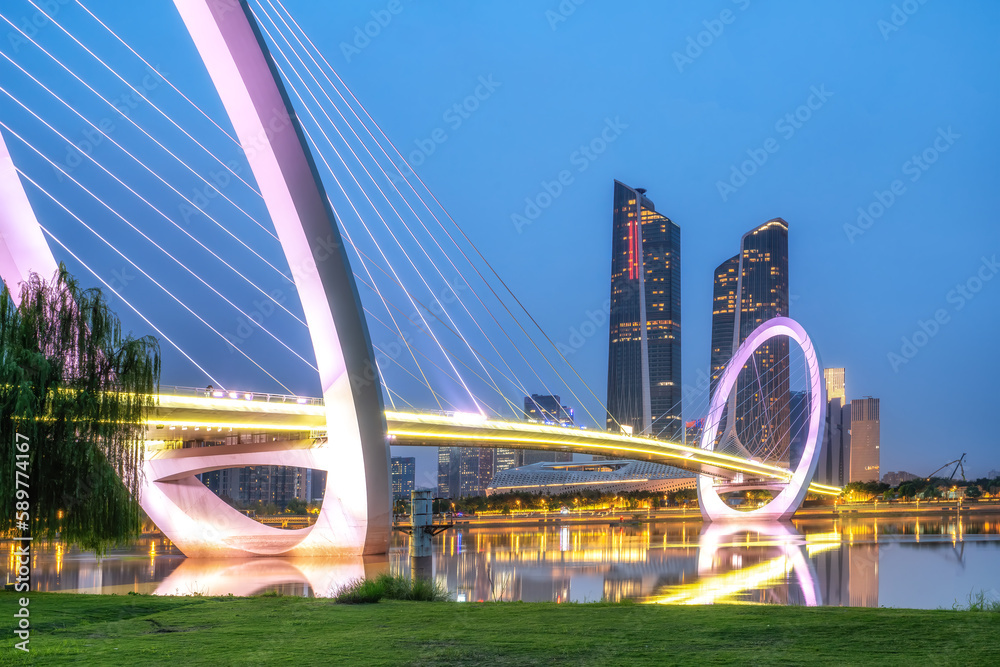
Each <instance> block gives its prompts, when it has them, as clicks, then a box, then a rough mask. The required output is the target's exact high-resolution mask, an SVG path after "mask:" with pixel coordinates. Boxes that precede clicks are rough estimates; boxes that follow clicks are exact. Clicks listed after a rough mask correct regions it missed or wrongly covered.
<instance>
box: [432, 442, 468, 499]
mask: <svg viewBox="0 0 1000 667" xmlns="http://www.w3.org/2000/svg"><path fill="white" fill-rule="evenodd" d="M461 455H462V448H461V447H438V477H437V479H438V483H437V495H438V498H458V497H459V493H458V492H459V488H460V484H459V463H460V461H459V460H460V459H461Z"/></svg>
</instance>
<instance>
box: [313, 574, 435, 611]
mask: <svg viewBox="0 0 1000 667" xmlns="http://www.w3.org/2000/svg"><path fill="white" fill-rule="evenodd" d="M449 599H450V597H449V595H448V591H447V590H445V589H443V588H441V587H440V586H438V585H437V584H436V583H434V582H433V581H431V580H430V579H421V578H419V577H418V578H415V579H408V578H406V577H403V576H400V575H391V574H389V573H387V572H383V573H382V574H380V575H379V576H377V577H375V578H374V579H355V580H353V581H350V582H348V583H346V584H344V585H343V586H342V587H341V588H339V589H338V590H337V592H336V593H335V594H334V596H333V601H334V602H337V603H340V604H370V603H373V602H378V601H380V600H411V601H417V602H443V601H446V600H449Z"/></svg>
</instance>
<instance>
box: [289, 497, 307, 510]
mask: <svg viewBox="0 0 1000 667" xmlns="http://www.w3.org/2000/svg"><path fill="white" fill-rule="evenodd" d="M308 508H309V506H308V505H307V504H306V502H305V501H304V500H299V499H298V498H292V499H291V500H289V501H288V504H287V505H285V512H286V513H288V514H305V513H306V510H307V509H308Z"/></svg>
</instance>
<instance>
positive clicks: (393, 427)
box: [147, 388, 840, 495]
mask: <svg viewBox="0 0 1000 667" xmlns="http://www.w3.org/2000/svg"><path fill="white" fill-rule="evenodd" d="M204 394H205V392H204V391H200V390H196V389H187V390H185V389H180V388H176V389H175V390H174V393H166V394H165V393H161V394H160V396H159V400H158V408H157V410H156V416H155V417H154V418H153V419H152V420H151V421H150V423H149V429H148V431H147V439H148V440H149V441H150V442H151V443H152V447H153V449H152V450H151V452H150V454H149V458H150V463H151V464H152V465H153V467H154V469H155V468H158V467H159V466H158V462H161V461H167V460H170V461H171V462H172V463H171V464H170V468H171V470H172V472H170V473H166V472H165V471H164V472H162V473H159V474H158V475H156V479H158V480H159V481H161V482H166V481H176V480H179V479H181V478H183V477H185V476H190V475H193V474H196V473H197V472H204V471H207V470H214V469H217V468H219V467H227V465H228V464H227V459H228V458H229V457H237V456H238V457H239V461H240V465H254V464H256V460H255V459H257V458H261V459H263V458H266V457H267V456H269V454H268V452H272V451H276V450H280V451H282V452H283V454H282V458H283V461H284V465H289V466H298V467H309V466H308V465H307V464H308V462H309V461H308V451H309V450H310V449H312V448H314V447H324V446H325V445H324V444H323V443H324V440H325V431H326V413H325V410H324V407H323V405H322V401H321V400H320V399H305V398H296V397H292V396H271V395H255V394H250V393H244V392H238V393H234V394H233V398H230V397H229V395H228V394H226V393H224V392H215V394H217V395H215V396H205V395H204ZM385 419H386V429H387V433H388V436H389V439H390V442H391V444H393V445H409V446H420V445H426V446H438V445H446V446H465V447H509V448H523V449H535V450H548V451H553V452H573V453H579V454H597V455H604V456H612V457H615V458H623V459H641V460H646V461H653V462H655V463H663V464H666V465H672V466H675V467H677V468H681V469H683V470H689V471H691V472H694V473H697V474H705V475H710V476H713V477H720V478H724V479H730V478H732V477H734V476H735V475H737V474H743V475H746V476H752V477H754V478H757V479H758V480H759V481H757V482H749V481H748V482H742V483H740V482H736V483H735V485H736V486H737V487H739V488H740V489H743V488H744V487H745V488H754V489H759V488H777V487H778V485H780V484H781V483H783V482H786V481H787V480H788V479H789V477H791V472H790V471H788V470H786V469H784V468H779V467H777V466H772V465H769V464H766V463H762V462H759V461H751V460H747V459H743V458H740V457H736V456H730V455H728V454H725V453H722V452H715V451H711V450H706V449H701V448H699V447H692V446H688V445H683V444H680V443H674V442H669V441H665V440H656V439H653V438H639V437H633V436H627V435H618V434H614V433H609V432H607V431H597V430H588V429H579V428H566V427H561V426H548V425H545V424H537V423H532V422H527V421H502V420H491V419H485V418H483V417H481V416H480V415H476V414H461V413H459V414H447V413H445V414H441V413H407V412H395V411H386V413H385ZM196 429H197V431H196ZM307 431H308V432H309V433H310V434H311V435H312V436H314V437H312V438H308V439H299V440H293V441H287V438H283V439H284V440H285V441H283V442H275V443H273V444H268V443H261V444H243V445H229V446H224V447H221V448H220V447H211V448H194V449H172V448H169V445H168V446H167V448H164V447H163V445H157V444H156V443H158V442H160V441H163V442H164V443H166V442H170V441H178V440H191V439H195V433H196V432H197V433H198V436H197V438H198V439H206V440H207V439H211V437H212V433H213V432H214V433H215V434H216V437H219V438H221V437H223V436H224V435H229V434H230V433H240V432H243V433H261V432H267V433H273V434H275V435H276V436H277V434H281V433H303V432H307ZM181 460H184V461H185V463H183V464H181V463H180V461H181ZM233 460H235V459H233ZM268 460H270V459H268ZM220 464H222V465H220ZM810 491H811V492H813V493H817V494H824V495H837V494H839V493H840V490H839V489H837V488H836V487H831V486H827V485H823V484H815V483H814V484H812V485H811V486H810Z"/></svg>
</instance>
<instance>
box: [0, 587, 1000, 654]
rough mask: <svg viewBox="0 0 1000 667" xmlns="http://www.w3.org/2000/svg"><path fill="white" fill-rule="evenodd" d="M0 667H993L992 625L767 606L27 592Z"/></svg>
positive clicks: (5, 597) (997, 631)
mask: <svg viewBox="0 0 1000 667" xmlns="http://www.w3.org/2000/svg"><path fill="white" fill-rule="evenodd" d="M17 597H19V596H17V595H14V594H10V593H3V594H0V618H4V619H7V620H6V621H5V623H6V624H7V629H6V630H4V633H3V635H2V637H3V639H0V664H38V665H65V664H73V663H80V664H92V665H119V666H120V665H128V666H129V667H132V666H133V665H170V664H174V665H187V664H199V665H200V664H213V665H272V664H299V665H318V664H347V665H366V666H367V665H400V664H421V665H428V664H433V665H477V664H490V665H550V664H573V665H576V664H582V665H620V664H626V665H630V666H631V665H645V664H649V665H653V664H656V665H659V664H678V663H685V664H705V663H732V662H738V663H741V664H754V663H759V664H764V663H766V664H775V663H783V664H806V663H808V664H838V665H839V664H868V665H871V664H879V665H882V664H903V665H908V666H911V665H914V664H979V665H990V664H993V665H995V664H1000V641H998V637H1000V613H996V612H990V611H984V612H976V613H971V612H969V611H953V610H909V609H845V608H813V609H805V608H800V607H780V606H726V605H717V606H711V607H667V606H656V605H649V606H647V605H641V604H603V603H598V604H586V605H583V604H569V605H558V604H552V603H527V604H525V603H499V604H497V603H484V604H459V603H440V604H426V603H420V602H397V601H390V602H380V603H378V604H363V605H360V604H359V605H345V604H334V603H333V602H331V601H330V600H324V599H308V598H298V597H290V596H281V597H254V598H212V597H153V596H145V595H139V596H91V595H71V594H53V593H49V594H46V593H32V594H31V596H30V597H31V604H30V607H29V609H30V610H31V623H32V635H31V654H30V655H29V656H26V655H24V654H22V653H20V652H19V651H16V650H14V649H13V644H14V642H15V638H13V636H12V634H11V629H12V627H13V624H12V621H13V618H12V615H13V613H14V612H15V611H16V608H17Z"/></svg>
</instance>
